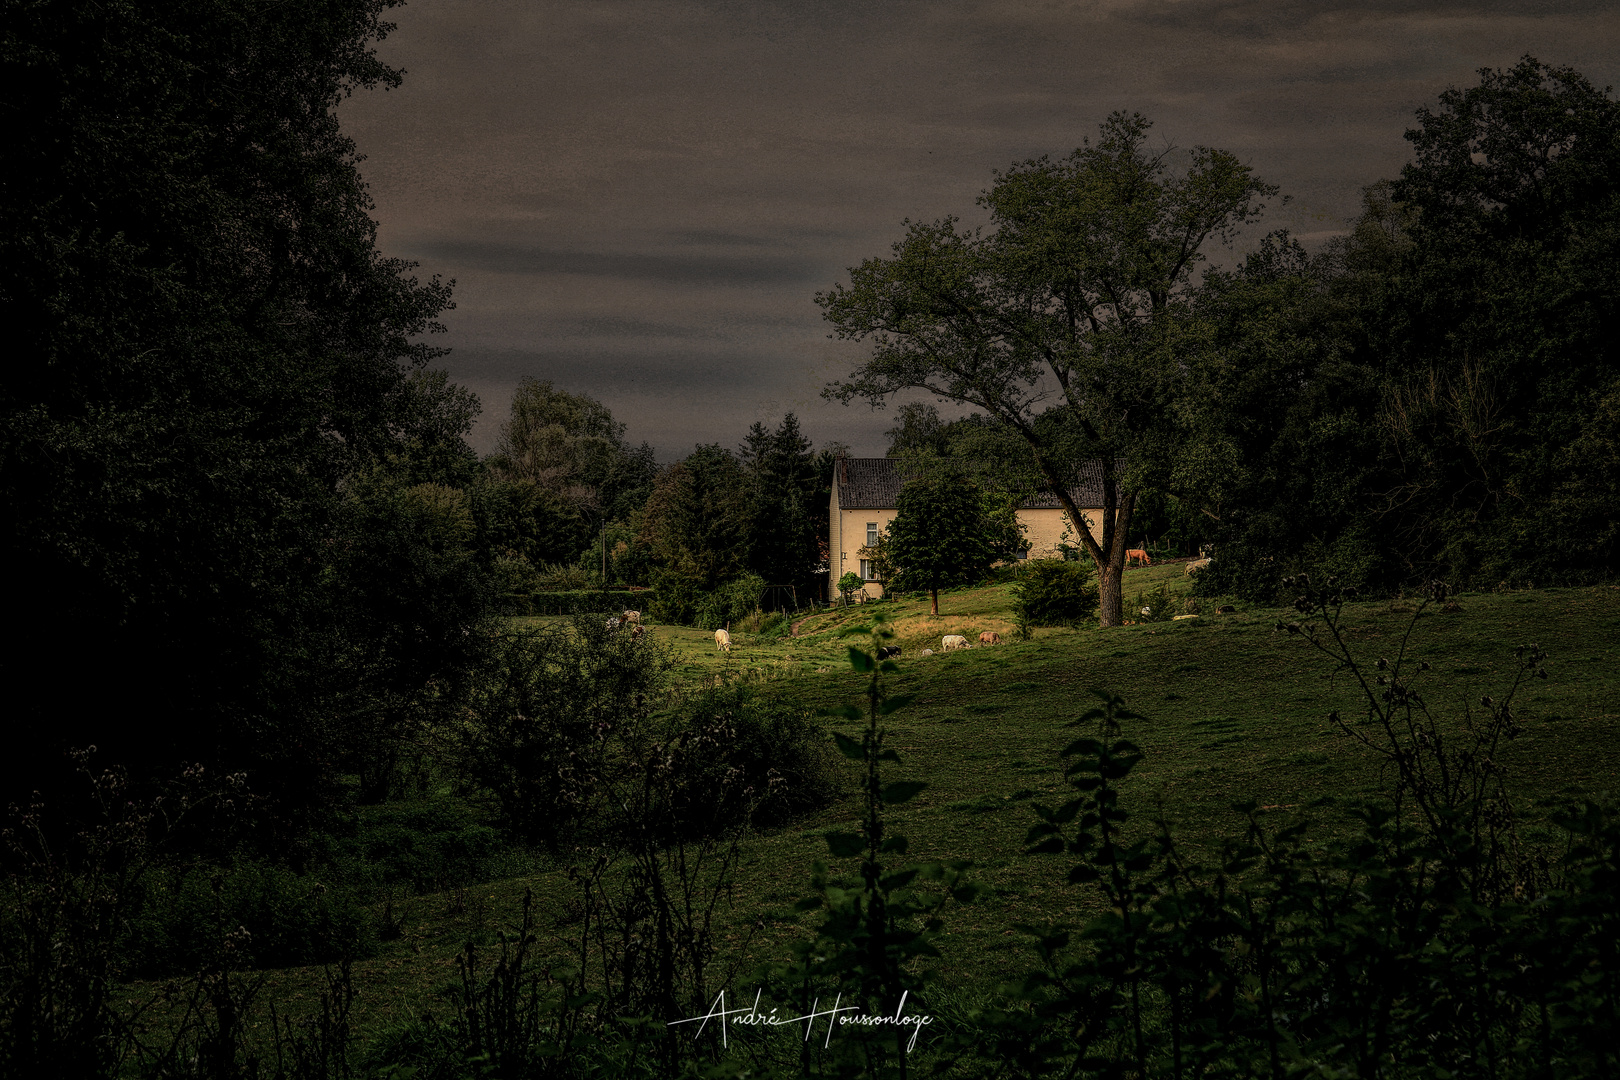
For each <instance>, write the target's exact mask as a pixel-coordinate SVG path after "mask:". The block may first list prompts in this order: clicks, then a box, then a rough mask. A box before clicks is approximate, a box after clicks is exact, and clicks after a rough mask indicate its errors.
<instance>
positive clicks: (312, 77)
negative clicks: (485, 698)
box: [0, 0, 484, 813]
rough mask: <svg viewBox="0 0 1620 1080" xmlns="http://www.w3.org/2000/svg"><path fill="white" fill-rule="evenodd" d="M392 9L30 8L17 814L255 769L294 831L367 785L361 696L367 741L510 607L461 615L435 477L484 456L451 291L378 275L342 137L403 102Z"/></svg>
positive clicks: (12, 318)
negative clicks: (354, 735)
mask: <svg viewBox="0 0 1620 1080" xmlns="http://www.w3.org/2000/svg"><path fill="white" fill-rule="evenodd" d="M385 6H386V5H385V4H384V3H382V2H379V0H350V2H340V3H307V2H294V3H288V4H279V5H270V6H261V5H246V4H241V3H236V2H230V0H163V2H158V3H122V2H113V3H108V4H97V5H86V4H69V3H60V2H48V0H39V2H33V3H16V4H9V5H7V14H6V19H5V27H4V31H3V33H4V38H3V44H0V50H3V51H0V64H3V66H4V68H5V71H6V79H5V82H6V86H7V106H8V107H7V116H8V117H9V123H8V139H7V143H8V145H7V148H6V152H5V154H4V156H3V159H0V170H3V175H0V222H3V226H0V253H3V255H0V310H3V312H4V317H5V319H6V322H7V325H8V327H9V341H10V346H11V358H12V359H11V362H10V363H8V364H7V365H6V371H5V375H4V390H3V395H0V446H3V447H4V450H3V452H0V498H3V500H4V502H5V505H6V507H7V514H6V525H5V527H4V532H3V540H0V544H3V546H4V552H5V559H6V563H7V565H8V566H9V567H10V568H11V571H12V606H11V610H12V611H13V613H14V615H15V616H17V617H18V618H19V620H20V621H21V622H24V623H25V624H26V626H27V632H26V633H23V634H20V635H18V636H17V637H15V638H14V639H13V642H14V643H13V645H12V646H11V647H10V648H8V649H7V650H6V652H5V658H4V664H5V675H6V678H7V681H8V682H9V683H10V684H11V685H12V686H14V687H18V688H23V687H27V688H29V689H28V690H27V691H23V690H19V691H18V692H17V693H15V694H14V695H13V705H14V707H15V708H16V709H17V710H19V712H18V713H14V714H13V715H14V720H15V729H16V731H17V732H18V733H19V737H20V738H21V739H22V740H23V745H22V746H21V747H19V748H18V750H17V752H16V753H14V754H11V755H8V756H7V765H6V768H7V770H8V771H9V773H10V775H9V776H8V777H7V780H8V781H9V783H8V784H7V789H8V791H11V792H16V791H17V788H18V785H19V784H29V783H40V782H42V781H44V780H45V779H46V777H45V775H44V774H43V773H42V771H41V770H43V771H44V772H47V773H48V771H49V764H50V763H51V762H53V761H54V760H56V758H57V753H56V752H57V751H59V750H60V749H61V747H62V746H63V745H68V744H71V745H85V744H91V743H94V744H97V745H99V746H100V747H101V748H102V752H103V754H105V755H110V756H111V757H113V758H114V759H122V760H127V761H145V762H149V763H153V764H157V763H163V764H170V763H173V762H176V761H181V760H195V759H198V758H204V759H208V760H214V761H219V762H222V763H227V764H231V765H239V766H243V767H252V768H253V769H254V770H255V772H256V773H258V774H260V775H261V776H263V777H265V778H266V779H267V780H268V781H269V782H270V784H271V786H273V787H275V788H276V789H277V790H279V791H280V792H281V793H282V794H283V796H284V800H283V805H284V809H286V810H287V811H288V812H289V813H295V812H297V811H298V808H300V807H305V808H307V807H309V806H313V805H315V804H316V803H318V802H319V801H320V800H321V799H322V798H324V796H325V795H326V794H328V792H326V791H325V785H327V784H329V783H330V781H331V780H332V778H333V777H334V775H335V774H336V771H337V770H338V769H339V768H342V767H343V763H342V759H343V757H344V754H345V747H346V746H347V745H348V743H349V739H348V732H346V731H345V730H344V727H345V724H344V723H343V722H342V721H340V720H339V719H337V717H338V715H339V714H340V713H343V712H345V710H342V709H335V708H334V707H333V702H335V701H338V700H340V699H350V700H351V704H352V699H353V697H354V695H355V693H356V687H357V686H361V687H364V689H363V690H361V691H360V693H362V694H363V695H364V696H365V697H366V698H367V703H366V704H364V705H358V704H355V705H354V707H353V711H352V713H351V715H353V714H363V715H365V716H366V717H367V719H366V720H365V721H364V723H371V722H373V719H375V717H376V716H377V715H378V714H379V713H387V714H395V713H396V712H397V708H406V707H407V706H405V705H403V704H398V705H397V706H396V704H395V703H394V702H396V699H398V698H399V697H400V696H401V695H402V694H403V695H404V696H405V697H410V696H412V692H410V691H406V690H404V689H402V687H401V685H400V683H399V678H400V672H401V671H402V670H403V669H409V677H408V681H409V683H410V684H411V685H412V686H414V687H417V688H420V687H421V686H422V685H424V684H425V683H426V682H427V681H429V680H430V679H432V678H434V677H436V676H445V677H450V676H452V675H454V673H455V672H456V670H457V669H458V668H459V667H460V665H461V664H462V663H463V661H464V659H465V651H464V650H463V649H461V648H459V647H457V643H458V642H460V641H462V640H463V638H464V637H465V632H466V630H467V628H468V627H469V626H470V625H472V624H475V623H476V622H477V621H478V619H479V618H480V617H481V613H482V612H483V610H484V605H483V603H482V600H481V597H480V590H479V589H478V588H477V587H476V586H475V584H474V583H472V582H470V581H469V582H465V583H464V586H465V587H461V586H458V588H457V589H456V590H455V591H454V597H455V598H454V599H446V598H444V594H443V593H442V592H441V591H440V587H441V586H442V585H444V584H445V583H446V582H447V581H448V580H450V579H455V578H457V577H458V576H459V575H461V574H462V573H463V568H461V567H459V566H458V565H457V564H456V560H455V558H454V557H449V558H441V555H443V554H444V551H443V548H444V532H443V527H444V520H443V516H442V515H441V514H440V511H441V510H442V509H444V508H443V507H442V506H440V505H438V504H436V503H435V502H434V499H433V497H432V496H431V494H430V493H428V492H427V491H426V490H425V489H423V488H421V487H420V486H418V483H417V482H418V481H425V480H427V479H428V478H429V477H430V476H431V474H433V473H435V472H436V471H440V470H442V469H445V468H451V467H453V466H454V464H455V462H456V461H457V460H458V458H460V457H463V456H465V450H464V447H462V446H461V435H462V434H463V433H464V432H465V431H466V429H467V425H468V422H469V421H470V415H471V402H470V400H469V398H468V396H467V395H466V394H465V393H464V392H461V391H458V390H456V389H455V388H453V387H450V386H449V385H448V384H446V383H445V382H444V381H443V380H442V379H438V378H435V377H433V376H431V375H428V374H426V373H425V371H424V366H425V365H426V364H427V363H428V362H429V361H430V360H431V359H432V358H433V356H434V355H435V352H434V350H433V349H432V348H431V347H430V346H428V345H426V344H423V343H422V336H423V335H424V334H426V333H428V332H431V331H433V330H435V329H437V328H438V327H437V324H436V322H435V319H436V317H437V316H438V315H439V314H440V313H441V312H442V311H444V310H445V309H446V308H447V307H448V306H449V304H450V289H449V285H448V284H447V283H443V282H441V281H439V280H438V279H436V278H435V279H432V280H430V281H427V282H423V281H420V280H419V279H417V278H416V277H414V276H412V273H411V270H412V267H411V266H410V265H409V264H405V263H401V262H399V261H397V260H391V259H387V258H384V257H383V256H382V255H380V254H379V253H378V252H377V250H376V245H375V237H376V226H375V224H374V222H373V221H372V220H371V218H370V216H369V211H370V208H371V203H370V200H369V198H368V196H367V194H366V190H365V187H364V184H363V183H362V182H361V179H360V176H359V173H358V172H357V171H356V168H355V163H356V154H355V150H354V146H353V144H352V143H351V142H350V141H349V140H348V139H347V138H346V137H345V136H344V135H343V134H342V132H341V131H340V129H339V126H338V122H337V118H336V116H335V113H334V108H335V106H336V104H337V103H338V101H339V100H341V98H342V97H343V96H344V95H345V94H347V93H350V92H352V91H353V90H355V89H359V88H362V87H371V86H377V85H393V84H395V83H397V82H398V80H399V74H398V73H397V72H395V71H393V70H391V69H390V68H388V67H386V66H385V65H383V64H381V63H380V62H378V61H377V60H376V58H375V56H374V55H373V52H372V49H371V43H372V42H374V41H375V40H377V39H378V38H380V37H381V36H382V35H383V34H385V33H386V32H387V30H388V25H387V24H386V23H384V22H383V21H382V18H381V13H382V11H383V9H384V8H385ZM413 470H414V471H415V473H416V475H414V476H413V475H411V474H412V472H413ZM382 520H387V521H388V522H389V523H390V525H389V528H390V529H391V530H393V532H392V533H391V535H390V534H386V533H384V532H379V530H378V529H377V528H376V527H375V525H376V523H378V522H380V521H382ZM394 560H397V561H398V562H400V563H409V564H410V570H409V573H410V574H413V575H415V579H416V581H417V582H418V583H420V584H424V585H426V584H428V583H431V588H429V589H425V590H424V589H412V588H410V586H408V585H407V584H406V579H405V578H403V577H400V576H393V575H387V574H382V573H378V572H377V571H378V570H379V569H380V565H381V564H384V563H388V562H390V561H394ZM385 607H392V608H393V614H394V615H395V616H397V617H398V618H399V620H400V621H402V622H403V623H404V624H405V625H407V626H409V627H410V629H409V630H408V631H406V632H404V633H403V634H399V633H396V631H394V630H388V631H383V630H381V629H380V627H381V620H378V619H375V618H373V617H371V614H370V613H374V612H377V611H379V610H381V609H382V608H385ZM357 612H363V613H367V614H364V615H359V616H357V615H356V613H357ZM423 665H426V666H425V667H424V666H423ZM357 680H358V682H357ZM383 702H390V704H382V703H383ZM271 778H273V779H271Z"/></svg>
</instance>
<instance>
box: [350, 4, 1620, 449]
mask: <svg viewBox="0 0 1620 1080" xmlns="http://www.w3.org/2000/svg"><path fill="white" fill-rule="evenodd" d="M394 18H395V21H396V22H397V24H398V29H397V30H396V31H395V32H394V33H393V35H392V36H390V37H389V38H388V40H387V41H386V42H384V44H383V45H382V47H381V55H382V57H383V58H384V59H385V60H386V61H388V62H389V63H392V64H394V65H396V66H399V67H403V68H404V69H405V71H406V75H405V85H404V86H403V87H402V88H400V89H398V90H392V91H387V92H381V91H377V92H368V93H365V94H361V95H358V96H356V97H355V98H353V99H352V100H351V101H349V102H348V103H346V104H345V105H344V107H343V110H342V116H343V121H344V124H345V126H346V127H347V129H348V131H349V132H350V133H351V135H352V136H353V137H354V138H355V140H356V141H357V142H358V144H359V146H360V150H361V152H362V153H363V154H365V155H366V161H365V162H364V163H363V164H362V166H361V168H362V171H363V173H364V175H365V177H366V179H367V180H368V181H369V183H370V185H371V190H372V194H373V196H374V197H375V199H376V203H377V207H376V211H375V214H376V217H377V219H378V220H379V222H380V223H381V245H382V248H383V250H384V251H385V252H386V253H387V254H390V255H396V256H401V257H404V258H409V259H414V260H416V261H418V262H420V263H421V273H423V274H424V275H427V274H439V275H442V276H444V277H446V278H454V279H455V280H456V290H455V299H456V304H457V307H456V310H455V311H453V312H451V313H449V316H448V318H447V319H446V322H447V325H448V326H449V328H450V330H449V333H448V334H446V335H444V336H443V337H442V338H441V339H440V341H441V343H442V344H445V345H448V346H451V347H452V348H453V350H454V351H453V352H452V354H451V355H450V356H449V357H448V358H447V359H446V361H444V363H445V366H447V367H448V368H449V369H450V371H451V373H452V375H453V376H454V377H455V379H456V380H457V381H459V382H461V383H463V384H464V385H467V386H469V387H471V388H473V389H474V390H476V391H477V392H478V394H479V395H480V397H481V398H482V400H483V403H484V415H483V417H482V418H481V419H480V421H479V424H478V426H477V427H476V428H475V430H474V432H473V442H474V445H475V446H476V447H477V448H478V449H479V450H480V451H482V452H488V451H489V450H491V449H492V448H493V446H494V441H495V438H496V434H497V428H498V426H499V423H500V421H501V420H502V419H504V417H505V414H506V411H507V407H508V404H509V402H510V398H511V392H512V389H513V387H514V386H516V385H517V383H518V381H519V380H520V379H521V378H523V377H524V376H533V377H535V378H539V379H549V380H551V381H552V382H553V383H555V384H557V385H558V386H560V387H562V388H564V389H567V390H570V391H574V392H584V393H588V394H591V395H592V396H594V397H596V398H599V399H600V400H602V401H603V402H605V403H606V404H607V405H608V406H609V408H611V409H612V410H613V413H614V415H615V416H616V417H618V418H619V419H620V420H622V421H624V422H625V423H626V424H627V425H628V426H629V435H630V438H631V439H632V440H634V441H637V442H639V441H642V440H646V441H648V442H651V443H652V444H653V445H654V446H655V447H656V448H657V449H658V452H659V457H660V460H664V461H669V460H673V459H675V458H678V457H680V456H683V455H684V454H685V453H687V452H689V451H690V449H691V447H692V446H693V445H694V444H696V443H700V442H720V443H722V444H724V445H727V446H735V445H736V444H737V443H738V442H739V441H740V439H741V438H742V435H743V433H744V432H745V431H746V430H747V428H748V425H749V424H750V423H752V422H753V421H755V420H763V421H765V422H767V423H771V424H774V423H775V422H776V421H777V420H779V419H780V417H781V415H782V414H783V413H784V412H788V411H792V412H795V413H797V414H798V415H799V418H800V420H801V421H802V423H803V425H804V428H805V431H806V433H807V434H809V435H810V437H811V438H813V439H814V440H815V441H816V443H817V444H818V445H821V444H825V443H827V442H829V441H833V440H839V441H842V442H845V443H847V444H849V445H850V446H851V447H852V448H853V450H854V451H855V452H856V453H857V454H881V453H882V452H883V449H884V447H885V446H886V440H885V439H884V435H883V432H884V431H885V430H886V429H887V428H889V427H890V426H892V423H893V421H892V420H891V415H892V413H891V412H889V411H880V412H876V413H874V412H872V411H871V410H870V409H868V408H867V407H866V406H864V405H853V406H847V407H846V406H842V405H836V404H831V403H828V402H826V401H824V400H822V398H821V397H820V393H819V392H820V389H821V387H822V386H824V385H825V384H826V383H827V382H828V381H829V380H830V379H833V378H836V377H839V376H841V375H844V374H846V373H847V372H848V371H849V370H850V369H851V367H852V366H853V365H854V364H856V363H857V362H858V361H859V359H860V356H861V353H860V349H859V347H858V346H853V345H848V344H844V343H835V342H832V341H829V340H828V339H827V337H826V326H825V324H824V323H823V322H822V320H821V314H820V309H818V308H817V307H816V305H815V303H814V300H813V298H814V295H815V293H816V292H817V291H818V290H820V289H825V288H827V287H828V286H830V285H831V284H832V283H833V282H835V281H837V280H839V279H840V278H841V277H842V276H843V272H844V268H846V267H848V266H850V265H853V264H855V263H858V262H860V261H861V260H862V259H864V258H868V257H870V256H874V255H879V254H883V253H886V252H887V250H888V245H889V244H890V242H892V241H893V240H894V239H896V238H897V237H898V236H899V235H900V232H901V221H902V220H903V219H905V218H907V217H911V218H924V219H931V218H936V217H940V216H943V215H946V214H956V215H959V216H962V217H965V218H967V219H968V220H970V221H971V220H973V219H974V217H975V208H974V204H973V200H974V197H975V196H976V195H977V194H978V193H979V192H980V191H981V190H982V189H983V188H985V187H986V186H987V185H988V184H989V183H990V181H991V172H992V170H994V169H998V168H1005V167H1006V166H1008V165H1009V164H1011V163H1013V162H1015V161H1021V160H1024V159H1026V158H1029V157H1033V156H1037V155H1040V154H1047V153H1049V154H1053V155H1061V154H1065V153H1067V152H1068V151H1070V150H1072V149H1073V148H1074V147H1075V146H1077V145H1078V144H1079V142H1080V140H1081V139H1082V138H1084V137H1085V136H1087V135H1091V134H1094V133H1095V132H1096V130H1097V125H1098V123H1099V122H1100V121H1101V120H1102V119H1103V118H1104V117H1106V116H1107V115H1108V113H1109V112H1110V111H1112V110H1115V109H1126V110H1134V111H1139V112H1141V113H1143V114H1145V115H1146V116H1148V117H1149V118H1150V119H1152V120H1153V122H1154V129H1153V134H1154V137H1155V138H1156V139H1158V140H1161V141H1163V142H1168V143H1171V144H1174V145H1177V146H1191V145H1195V144H1205V145H1210V146H1217V147H1222V148H1224V149H1227V150H1231V151H1233V152H1234V153H1236V154H1237V155H1238V156H1239V157H1241V158H1242V159H1243V160H1245V161H1247V162H1248V163H1249V164H1251V165H1252V166H1253V167H1254V168H1255V170H1256V172H1257V173H1258V174H1259V175H1260V176H1261V177H1262V178H1263V179H1265V180H1267V181H1269V182H1271V183H1275V184H1279V185H1281V187H1282V189H1283V192H1284V193H1285V194H1287V195H1289V196H1291V197H1292V201H1291V202H1290V203H1289V204H1288V205H1287V206H1285V207H1282V208H1280V209H1274V210H1273V211H1271V212H1270V213H1269V214H1268V216H1267V220H1266V221H1265V223H1264V224H1263V225H1262V226H1261V228H1260V229H1258V230H1255V231H1254V232H1252V233H1251V234H1250V235H1249V236H1247V237H1246V238H1245V239H1243V240H1240V241H1239V242H1238V243H1239V247H1241V246H1242V245H1243V244H1244V243H1245V241H1252V240H1254V239H1258V237H1259V236H1260V235H1262V234H1263V233H1264V232H1265V231H1268V230H1269V229H1274V228H1288V229H1291V230H1292V231H1293V232H1294V233H1295V234H1297V235H1300V236H1301V237H1303V238H1305V239H1306V241H1307V242H1308V243H1309V242H1311V241H1320V240H1321V239H1323V238H1325V237H1327V236H1330V235H1332V234H1333V233H1334V232H1335V231H1338V230H1341V229H1343V228H1344V226H1345V222H1346V220H1347V219H1348V218H1350V217H1352V216H1353V215H1354V214H1355V213H1356V210H1357V207H1358V203H1359V193H1360V190H1361V189H1362V188H1363V187H1365V186H1366V185H1367V184H1370V183H1372V182H1374V181H1376V180H1378V179H1380V178H1383V177H1387V176H1392V175H1394V174H1395V173H1397V172H1398V171H1399V169H1400V167H1401V165H1402V164H1404V163H1405V161H1406V160H1407V143H1406V142H1405V141H1404V139H1403V138H1402V133H1403V132H1404V131H1405V129H1406V128H1407V127H1408V126H1410V123H1411V120H1412V115H1413V111H1414V110H1415V109H1416V108H1417V107H1418V106H1420V105H1425V104H1430V105H1432V104H1433V103H1434V102H1435V99H1436V97H1437V96H1438V94H1439V93H1440V92H1441V91H1442V90H1444V89H1445V88H1446V87H1448V86H1466V85H1471V84H1473V83H1474V82H1475V81H1477V76H1476V75H1475V72H1476V71H1477V69H1479V68H1480V67H1484V66H1491V67H1503V66H1508V65H1511V64H1512V63H1513V62H1514V61H1515V60H1516V59H1517V58H1518V57H1520V56H1521V55H1523V54H1525V53H1530V54H1533V55H1535V56H1536V57H1538V58H1539V59H1541V60H1543V61H1546V62H1548V63H1553V64H1568V65H1571V66H1573V67H1575V68H1577V69H1578V70H1580V71H1582V72H1584V73H1585V74H1586V75H1587V76H1588V77H1589V78H1590V79H1592V80H1593V81H1594V82H1596V83H1598V84H1599V85H1600V86H1602V85H1609V84H1612V83H1615V82H1620V78H1617V68H1620V4H1616V3H1614V2H1613V0H1601V2H1598V0H1594V2H1590V3H1567V2H1566V3H1540V2H1535V0H1517V2H1514V0H1501V2H1496V3H1443V2H1427V3H1425V2H1421V0H1381V2H1379V0H1374V2H1360V3H1335V2H1331V0H1309V2H1297V3H1296V2H1284V0H1142V2H1136V0H1092V2H1077V3H1070V2H1056V0H1053V2H1035V0H1030V2H1019V0H987V2H983V3H969V2H962V3H956V2H949V0H926V2H918V3H894V2H883V0H861V2H851V3H819V2H815V0H782V2H769V0H743V2H737V3H731V2H715V3H701V2H679V3H657V2H613V0H581V2H574V3H560V2H558V3H553V2H543V0H411V2H410V3H409V4H408V5H407V6H406V7H404V8H402V9H400V10H399V11H397V12H396V13H395V16H394Z"/></svg>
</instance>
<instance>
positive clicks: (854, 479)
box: [837, 458, 1103, 510]
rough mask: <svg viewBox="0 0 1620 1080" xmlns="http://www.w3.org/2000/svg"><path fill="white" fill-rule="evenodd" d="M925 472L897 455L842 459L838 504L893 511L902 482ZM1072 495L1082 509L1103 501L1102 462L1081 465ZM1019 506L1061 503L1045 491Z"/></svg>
mask: <svg viewBox="0 0 1620 1080" xmlns="http://www.w3.org/2000/svg"><path fill="white" fill-rule="evenodd" d="M955 464H956V465H957V466H958V467H960V468H963V469H964V470H965V471H967V472H970V473H972V472H982V471H983V465H982V464H981V463H978V462H969V461H958V462H956V463H955ZM922 474H923V470H922V469H921V467H919V466H918V465H917V464H915V463H914V462H906V461H902V460H900V459H898V458H839V459H838V468H837V482H838V505H839V507H840V508H842V509H845V510H892V509H894V506H895V504H896V502H897V501H898V500H899V498H900V487H901V485H903V484H904V483H905V482H906V481H907V480H910V479H913V478H914V477H918V476H921V475H922ZM1069 497H1070V498H1072V499H1073V500H1074V503H1075V505H1076V506H1078V507H1081V508H1083V509H1095V508H1096V507H1100V506H1101V505H1102V504H1103V496H1102V462H1100V461H1088V462H1086V463H1085V464H1084V465H1083V466H1081V468H1080V476H1079V479H1078V482H1077V483H1076V484H1074V485H1073V486H1072V487H1070V488H1069ZM1020 505H1021V506H1022V508H1023V509H1025V510H1050V509H1056V508H1057V507H1058V506H1059V503H1058V500H1057V496H1056V495H1052V494H1050V493H1048V492H1042V493H1040V494H1038V495H1035V496H1032V497H1031V498H1028V499H1025V500H1024V501H1023V502H1022V503H1021V504H1020Z"/></svg>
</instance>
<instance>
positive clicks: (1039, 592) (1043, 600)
mask: <svg viewBox="0 0 1620 1080" xmlns="http://www.w3.org/2000/svg"><path fill="white" fill-rule="evenodd" d="M1013 589H1014V593H1015V595H1014V600H1013V615H1014V617H1015V619H1016V620H1017V621H1018V622H1020V623H1027V624H1028V625H1030V626H1070V625H1073V624H1075V623H1078V622H1080V621H1081V620H1082V619H1087V618H1090V617H1091V616H1092V615H1093V614H1095V613H1096V610H1097V587H1096V586H1095V585H1093V584H1092V583H1091V567H1090V565H1089V564H1087V563H1083V562H1068V561H1067V560H1062V559H1032V560H1030V561H1029V562H1027V563H1025V564H1024V569H1023V572H1022V573H1021V574H1020V575H1019V578H1018V583H1017V584H1016V585H1015V586H1014V587H1013Z"/></svg>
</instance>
